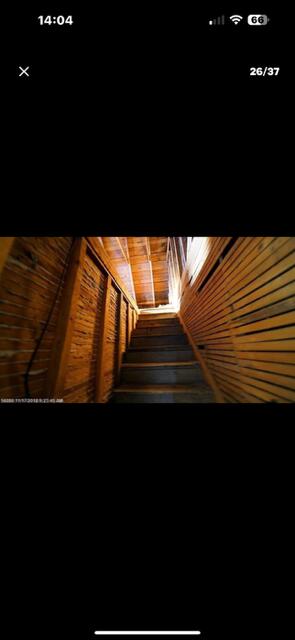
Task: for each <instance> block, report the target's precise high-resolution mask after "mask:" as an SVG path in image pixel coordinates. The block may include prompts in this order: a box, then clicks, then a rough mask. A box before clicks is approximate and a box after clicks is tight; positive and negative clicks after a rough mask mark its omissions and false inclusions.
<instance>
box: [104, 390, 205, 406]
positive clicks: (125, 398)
mask: <svg viewBox="0 0 295 640" xmlns="http://www.w3.org/2000/svg"><path fill="white" fill-rule="evenodd" d="M113 402H115V403H116V404H117V403H118V404H123V403H126V404H138V403H140V404H196V403H201V404H203V403H211V402H214V399H213V398H212V397H211V396H210V395H209V394H208V396H203V397H200V396H199V395H198V394H194V393H128V391H122V393H116V394H115V397H114V399H113Z"/></svg>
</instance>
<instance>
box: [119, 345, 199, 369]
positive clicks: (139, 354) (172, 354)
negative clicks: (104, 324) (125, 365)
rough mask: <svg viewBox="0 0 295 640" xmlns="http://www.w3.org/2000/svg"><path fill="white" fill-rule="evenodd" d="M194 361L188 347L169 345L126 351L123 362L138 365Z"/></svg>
mask: <svg viewBox="0 0 295 640" xmlns="http://www.w3.org/2000/svg"><path fill="white" fill-rule="evenodd" d="M193 360H194V354H193V351H192V349H191V348H190V347H186V346H185V345H183V346H182V345H177V346H175V347H173V346H171V345H169V346H168V347H165V349H163V348H162V347H154V348H152V349H143V348H141V349H128V351H127V353H125V355H124V362H130V363H131V362H132V363H135V364H136V363H140V362H143V363H144V362H159V363H161V362H190V361H193Z"/></svg>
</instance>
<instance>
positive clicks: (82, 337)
mask: <svg viewBox="0 0 295 640" xmlns="http://www.w3.org/2000/svg"><path fill="white" fill-rule="evenodd" d="M106 278H107V276H106V272H105V271H104V269H103V268H102V266H101V265H100V263H99V262H98V260H97V259H96V257H95V255H94V253H93V252H92V251H91V249H90V248H89V247H88V246H87V252H86V256H85V260H84V264H83V268H82V279H81V286H80V295H79V301H78V308H77V312H76V320H75V325H74V331H73V335H72V341H71V348H70V354H69V358H68V364H67V371H66V377H65V384H64V400H65V402H95V400H96V377H97V372H96V369H97V359H98V350H99V342H100V334H101V322H102V308H103V301H104V295H105V285H106Z"/></svg>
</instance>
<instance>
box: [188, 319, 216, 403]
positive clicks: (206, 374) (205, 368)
mask: <svg viewBox="0 0 295 640" xmlns="http://www.w3.org/2000/svg"><path fill="white" fill-rule="evenodd" d="M178 317H179V320H180V322H181V325H182V327H183V330H184V332H185V333H186V335H187V337H188V341H189V343H190V345H191V348H192V350H193V352H194V355H195V358H196V360H198V362H199V364H200V366H201V368H202V371H203V374H204V378H205V380H206V382H207V383H208V385H209V386H210V387H211V389H212V391H213V393H214V395H215V399H216V402H217V403H218V404H223V403H224V398H223V395H222V393H221V391H220V389H219V388H218V386H217V384H216V382H215V380H214V378H213V376H212V373H211V371H210V370H209V367H208V366H207V363H206V362H205V360H204V358H203V356H202V355H201V353H200V351H199V349H198V347H196V345H195V343H194V341H193V338H192V336H191V333H190V331H189V330H188V328H187V326H186V324H185V322H184V320H183V318H182V316H181V313H180V312H178Z"/></svg>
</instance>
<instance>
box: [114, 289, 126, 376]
mask: <svg viewBox="0 0 295 640" xmlns="http://www.w3.org/2000/svg"><path fill="white" fill-rule="evenodd" d="M123 301H124V296H123V293H122V291H121V292H120V298H119V335H118V352H117V371H116V382H117V384H118V383H119V381H120V371H121V365H122V355H123V354H122V334H121V326H122V324H123Z"/></svg>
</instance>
